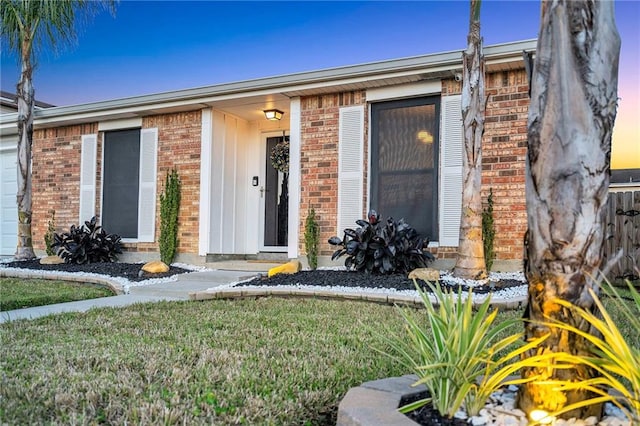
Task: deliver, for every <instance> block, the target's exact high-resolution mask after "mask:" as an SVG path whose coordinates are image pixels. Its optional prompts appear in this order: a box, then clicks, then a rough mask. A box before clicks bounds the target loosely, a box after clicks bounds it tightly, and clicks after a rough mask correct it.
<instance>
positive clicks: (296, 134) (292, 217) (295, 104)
mask: <svg viewBox="0 0 640 426" xmlns="http://www.w3.org/2000/svg"><path fill="white" fill-rule="evenodd" d="M300 111H301V108H300V98H299V97H296V98H292V99H291V106H290V110H289V117H290V124H289V129H290V130H289V221H288V226H289V229H288V231H287V232H288V234H287V235H288V241H287V246H288V251H287V256H288V257H289V259H295V258H297V257H298V238H299V230H300V228H299V227H298V224H299V223H300V169H301V165H300V155H301V145H302V144H301V129H302V123H301V121H302V120H301V113H300Z"/></svg>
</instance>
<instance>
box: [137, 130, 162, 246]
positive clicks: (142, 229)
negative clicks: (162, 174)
mask: <svg viewBox="0 0 640 426" xmlns="http://www.w3.org/2000/svg"><path fill="white" fill-rule="evenodd" d="M157 152H158V129H155V128H154V129H142V130H141V131H140V187H139V194H138V241H139V242H153V241H154V235H155V225H156V175H157V170H156V169H157V156H158V154H157Z"/></svg>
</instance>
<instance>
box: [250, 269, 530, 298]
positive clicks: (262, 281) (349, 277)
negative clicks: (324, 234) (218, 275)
mask: <svg viewBox="0 0 640 426" xmlns="http://www.w3.org/2000/svg"><path fill="white" fill-rule="evenodd" d="M418 284H420V285H421V287H423V286H424V282H422V281H418ZM255 285H259V286H278V285H313V286H324V287H331V286H343V287H363V288H388V289H396V290H415V286H414V284H413V280H410V279H409V278H407V275H406V274H389V275H371V274H365V273H362V272H355V271H335V270H325V269H321V270H315V271H301V272H298V273H296V274H278V275H274V276H273V277H271V278H266V277H258V278H255V279H253V280H251V281H246V282H243V283H241V284H238V286H255ZM440 285H441V286H443V287H444V288H452V289H454V290H456V291H457V289H458V288H459V287H460V288H461V289H462V291H468V289H469V288H468V287H467V286H466V285H458V284H456V283H451V282H447V281H444V280H441V281H440ZM521 285H524V284H523V283H522V282H521V281H518V280H512V279H511V280H502V281H500V282H497V283H492V284H491V285H481V286H476V287H473V292H474V293H478V294H484V293H488V292H489V291H497V290H501V289H504V288H509V287H517V286H521Z"/></svg>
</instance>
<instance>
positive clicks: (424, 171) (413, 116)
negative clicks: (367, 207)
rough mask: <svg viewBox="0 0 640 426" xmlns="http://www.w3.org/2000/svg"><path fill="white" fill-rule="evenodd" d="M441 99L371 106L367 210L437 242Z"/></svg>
mask: <svg viewBox="0 0 640 426" xmlns="http://www.w3.org/2000/svg"><path fill="white" fill-rule="evenodd" d="M438 123H439V99H438V98H420V99H411V100H403V101H392V102H382V103H377V104H373V105H372V182H371V183H372V188H371V189H372V190H371V207H372V208H374V209H376V210H377V211H378V212H379V213H380V214H381V215H382V216H383V217H385V218H386V217H389V216H391V217H393V218H395V219H400V218H404V219H405V220H406V221H407V222H408V223H409V224H410V225H411V226H413V227H414V228H416V230H417V231H418V232H419V233H421V234H422V235H423V236H425V237H429V239H431V240H437V238H438V235H437V229H438V227H437V206H438V203H437V193H438V179H437V170H438V168H437V162H438V161H437V160H438V140H439V136H438Z"/></svg>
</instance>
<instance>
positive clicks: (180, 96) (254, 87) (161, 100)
mask: <svg viewBox="0 0 640 426" xmlns="http://www.w3.org/2000/svg"><path fill="white" fill-rule="evenodd" d="M535 48H536V39H530V40H523V41H514V42H508V43H501V44H495V45H491V46H486V47H484V52H483V54H484V56H485V58H486V60H487V61H488V62H490V61H491V60H498V59H503V58H505V57H516V56H519V55H521V53H522V51H532V50H535ZM462 51H463V49H459V50H452V51H446V52H440V53H432V54H426V55H419V56H411V57H405V58H399V59H389V60H383V61H376V62H369V63H363V64H357V65H347V66H341V67H335V68H326V69H320V70H314V71H304V72H298V73H292V74H284V75H278V76H271V77H262V78H258V79H251V80H243V81H237V82H231V83H222V84H216V85H210V86H203V87H196V88H191V89H181V90H175V91H168V92H159V93H154V94H149V95H140V96H132V97H125V98H119V99H113V100H106V101H99V102H91V103H85V104H77V105H69V106H59V107H52V108H47V109H43V110H37V111H35V112H34V118H35V119H36V120H38V119H46V120H47V121H50V120H51V121H56V119H57V118H61V119H62V118H64V117H68V116H71V115H75V114H82V115H85V114H92V113H104V112H106V111H114V112H115V111H117V110H124V109H130V108H132V107H145V106H148V107H149V109H152V108H151V107H152V106H153V108H157V107H158V106H162V105H163V104H168V103H172V102H176V101H182V102H184V101H193V103H194V104H198V103H199V102H198V100H201V99H203V98H211V97H215V96H223V95H233V94H240V93H251V92H258V91H264V90H274V91H275V90H280V91H287V90H290V89H292V88H294V87H295V86H299V85H305V84H310V83H323V82H329V81H339V80H343V79H348V78H353V77H369V76H374V75H385V74H391V73H395V72H403V71H410V70H415V69H424V68H429V67H435V66H451V67H452V69H455V66H456V65H457V64H459V67H462ZM16 121H17V113H9V114H2V115H0V125H6V124H9V123H13V122H16ZM3 127H4V126H3Z"/></svg>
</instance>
